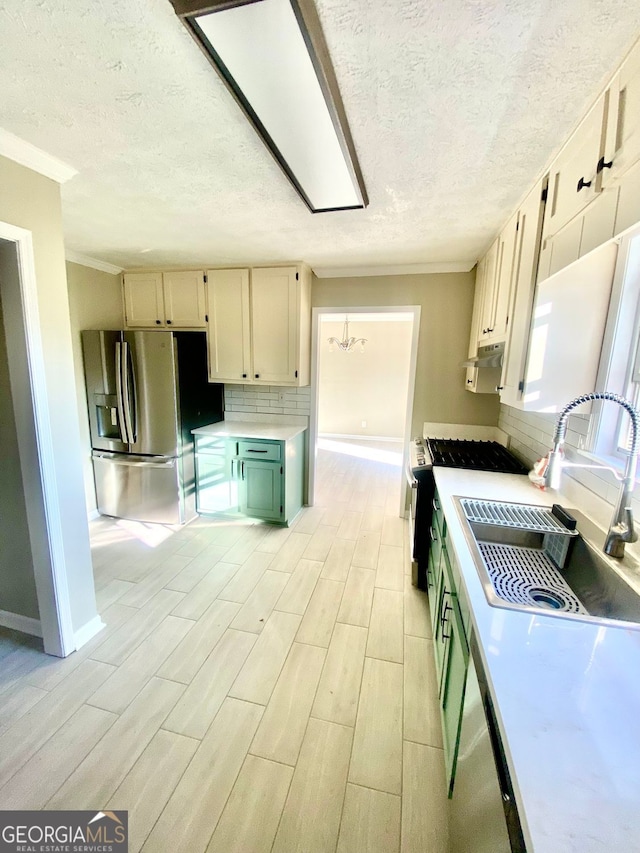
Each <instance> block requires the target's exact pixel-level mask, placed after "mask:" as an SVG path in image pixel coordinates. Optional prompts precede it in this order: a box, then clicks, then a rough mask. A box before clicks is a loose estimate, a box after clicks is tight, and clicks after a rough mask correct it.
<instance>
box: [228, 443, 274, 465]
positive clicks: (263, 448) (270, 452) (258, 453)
mask: <svg viewBox="0 0 640 853" xmlns="http://www.w3.org/2000/svg"><path fill="white" fill-rule="evenodd" d="M238 456H243V457H244V458H245V459H262V460H263V461H269V462H279V461H280V460H281V458H282V453H281V450H280V442H279V441H238Z"/></svg>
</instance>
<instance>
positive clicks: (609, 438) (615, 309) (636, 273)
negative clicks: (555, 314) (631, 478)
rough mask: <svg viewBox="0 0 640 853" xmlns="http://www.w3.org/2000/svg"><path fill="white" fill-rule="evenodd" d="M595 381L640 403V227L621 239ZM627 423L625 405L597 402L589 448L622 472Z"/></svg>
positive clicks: (598, 458) (592, 454)
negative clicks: (623, 406) (623, 407)
mask: <svg viewBox="0 0 640 853" xmlns="http://www.w3.org/2000/svg"><path fill="white" fill-rule="evenodd" d="M596 387H597V388H598V389H602V390H604V389H606V390H607V391H613V392H614V393H617V394H621V395H622V396H623V397H626V398H627V399H628V400H629V401H630V402H631V403H633V404H634V405H636V407H637V406H638V405H640V228H634V229H633V230H632V231H630V232H629V233H628V234H626V235H625V236H624V237H623V238H622V239H621V241H620V248H619V250H618V261H617V264H616V270H615V275H614V281H613V288H612V292H611V301H610V305H609V315H608V319H607V326H606V329H605V334H604V341H603V345H602V354H601V358H600V369H599V372H598V380H597V385H596ZM628 428H629V416H628V415H627V413H626V412H625V411H624V410H623V409H621V408H620V407H619V406H612V405H611V404H609V403H595V404H594V407H593V414H592V417H591V423H590V428H589V435H588V437H587V445H586V448H585V450H586V451H587V453H588V455H589V456H592V457H595V458H596V459H597V460H598V461H599V462H603V463H605V464H606V465H610V466H611V467H612V468H614V469H616V470H618V471H620V472H621V473H622V471H623V470H624V466H625V460H626V456H627V451H626V448H625V445H626V442H627V438H628V436H627V432H628Z"/></svg>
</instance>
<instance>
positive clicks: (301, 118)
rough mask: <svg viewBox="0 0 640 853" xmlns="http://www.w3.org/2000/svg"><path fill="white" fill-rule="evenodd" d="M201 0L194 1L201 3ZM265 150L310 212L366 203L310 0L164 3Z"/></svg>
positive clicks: (347, 129) (364, 204) (325, 51)
mask: <svg viewBox="0 0 640 853" xmlns="http://www.w3.org/2000/svg"><path fill="white" fill-rule="evenodd" d="M201 2H202V0H201ZM172 3H173V5H174V8H175V10H176V12H177V14H178V15H179V16H180V17H181V18H182V20H183V22H184V23H185V25H186V26H187V28H188V29H189V30H190V32H191V33H192V35H193V36H194V37H195V38H196V40H197V41H198V43H199V44H200V46H201V47H202V49H203V50H204V52H205V54H206V55H207V57H208V58H209V60H210V61H211V62H212V64H213V65H214V67H215V68H216V70H217V71H218V73H219V74H220V75H221V76H222V79H223V80H224V81H225V83H226V84H227V86H228V88H229V89H230V90H231V92H232V93H233V95H234V97H235V98H236V100H237V101H238V103H239V104H240V106H241V107H242V109H243V110H244V112H245V114H246V115H247V117H248V118H249V119H250V120H251V122H252V123H253V125H254V127H255V128H256V130H257V131H258V133H260V135H261V136H262V138H263V140H264V142H265V143H266V145H267V147H268V148H269V150H270V151H271V153H272V154H273V156H274V157H275V159H276V160H277V162H278V163H279V165H280V166H281V167H282V169H283V170H284V172H285V174H286V175H287V177H288V178H289V180H290V181H291V182H292V183H293V185H294V187H295V188H296V190H297V191H298V192H299V193H300V195H301V196H302V198H303V199H304V201H305V202H306V204H307V205H308V207H309V209H310V210H311V211H312V212H314V213H317V212H320V211H329V210H343V209H353V208H362V207H365V206H366V204H367V202H368V200H367V197H366V192H365V190H364V184H363V181H362V175H361V173H360V169H359V166H358V163H357V160H356V157H355V149H354V146H353V140H352V139H351V135H350V132H349V128H348V126H347V124H346V116H345V114H344V108H343V106H342V102H341V101H340V96H339V92H338V89H337V82H336V80H335V75H334V72H333V69H332V67H331V65H330V62H329V58H328V52H327V50H326V44H325V42H324V38H323V36H322V31H321V29H320V25H319V21H318V19H317V14H316V13H315V9H314V8H313V6H311V5H310V0H253V2H246V0H244V2H240V3H238V2H233V0H232V2H219V3H210V4H209V5H208V6H207V7H206V8H204V9H202V8H200V9H194V8H193V7H194V5H195V3H194V2H193V0H172Z"/></svg>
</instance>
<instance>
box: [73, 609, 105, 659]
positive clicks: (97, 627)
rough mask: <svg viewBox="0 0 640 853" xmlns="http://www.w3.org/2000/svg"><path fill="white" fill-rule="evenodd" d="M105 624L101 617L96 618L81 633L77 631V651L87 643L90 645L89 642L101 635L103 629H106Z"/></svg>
mask: <svg viewBox="0 0 640 853" xmlns="http://www.w3.org/2000/svg"><path fill="white" fill-rule="evenodd" d="M105 627H106V626H105V624H104V622H103V621H102V619H101V618H100V617H99V616H94V617H93V619H91V620H90V621H89V622H87V624H86V625H83V626H82V628H80V630H79V631H75V633H74V635H73V638H74V640H75V642H76V651H77V650H78V649H80V648H82V646H84V645H85V643H88V642H89V640H91V639H93V637H95V635H96V634H99V633H100V631H102V629H103V628H105Z"/></svg>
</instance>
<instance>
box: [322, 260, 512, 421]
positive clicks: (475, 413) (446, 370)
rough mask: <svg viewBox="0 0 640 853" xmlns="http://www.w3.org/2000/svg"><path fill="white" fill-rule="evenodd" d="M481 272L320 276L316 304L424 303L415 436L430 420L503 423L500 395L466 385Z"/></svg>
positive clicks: (416, 394)
mask: <svg viewBox="0 0 640 853" xmlns="http://www.w3.org/2000/svg"><path fill="white" fill-rule="evenodd" d="M474 282H475V272H473V271H472V272H469V273H441V274H437V275H403V276H367V277H362V278H322V279H318V278H315V277H314V280H313V289H312V291H311V301H312V305H313V306H314V307H316V308H317V307H350V306H360V307H367V306H374V305H375V306H378V305H420V306H421V309H422V310H421V317H420V340H419V344H418V364H417V370H416V387H415V397H414V402H413V419H412V427H411V429H412V434H413V435H421V434H422V425H423V423H424V422H425V421H436V422H442V423H465V424H488V425H495V424H497V423H498V412H499V398H498V395H497V394H489V395H485V394H472V393H470V392H469V391H465V389H464V377H465V370H464V368H463V367H460V363H461V362H462V361H464V360H465V359H466V358H467V350H468V346H469V331H470V328H471V311H472V308H473V293H474Z"/></svg>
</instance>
